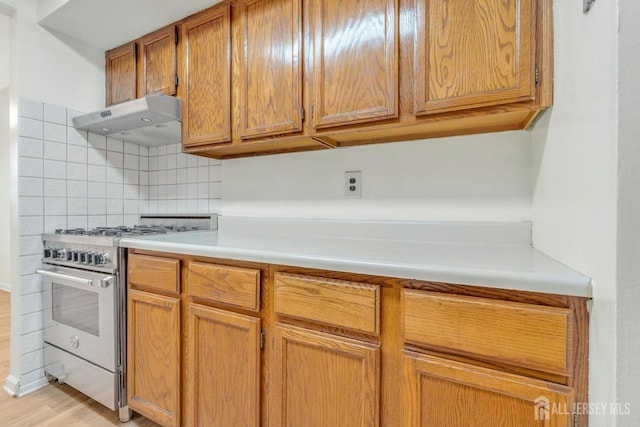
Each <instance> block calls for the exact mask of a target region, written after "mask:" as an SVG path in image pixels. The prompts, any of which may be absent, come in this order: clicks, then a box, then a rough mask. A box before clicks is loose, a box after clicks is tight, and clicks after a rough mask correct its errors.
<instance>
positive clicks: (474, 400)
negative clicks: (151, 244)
mask: <svg viewBox="0 0 640 427" xmlns="http://www.w3.org/2000/svg"><path fill="white" fill-rule="evenodd" d="M129 255H130V256H131V255H134V256H133V258H132V259H133V262H132V263H130V264H129V276H128V277H129V283H128V285H129V288H128V289H129V290H128V292H129V293H128V304H129V305H128V358H127V361H128V375H127V377H128V399H129V406H130V407H131V409H132V410H134V411H136V412H138V413H140V414H142V415H144V416H145V417H148V418H150V419H151V420H153V421H155V422H157V423H159V424H161V425H163V426H171V427H175V426H194V427H196V426H206V427H228V426H233V427H236V426H239V427H259V426H265V427H326V426H340V427H378V426H384V427H485V426H491V427H570V426H577V427H586V426H587V425H588V416H587V415H580V416H578V417H576V418H575V420H574V415H573V408H574V406H575V404H583V403H585V402H588V396H587V390H588V376H587V374H588V329H589V328H588V327H589V314H588V311H587V304H586V300H585V299H584V298H578V297H568V296H562V295H550V294H540V293H532V292H520V291H509V290H497V289H490V288H479V287H471V286H462V285H452V284H444V283H430V282H419V281H411V283H410V287H407V281H404V280H401V279H393V278H380V277H375V276H364V275H357V274H350V273H349V274H348V273H339V272H324V271H319V270H310V269H303V268H293V267H285V266H277V265H267V264H258V263H250V262H237V261H232V260H224V259H208V258H203V257H189V256H182V255H174V254H161V253H152V252H149V251H137V252H133V253H130V254H129ZM153 266H162V268H160V270H158V271H161V273H162V274H160V273H158V271H154V268H153ZM155 270H157V268H156V269H155ZM158 274H160V276H158Z"/></svg>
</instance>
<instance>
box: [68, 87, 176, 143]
mask: <svg viewBox="0 0 640 427" xmlns="http://www.w3.org/2000/svg"><path fill="white" fill-rule="evenodd" d="M181 108H182V104H181V102H180V100H179V99H178V98H176V97H173V96H168V95H149V96H146V97H144V98H139V99H134V100H133V101H127V102H123V103H122V104H116V105H112V106H111V107H109V108H106V109H104V110H99V111H95V112H93V113H89V114H83V115H80V116H77V117H74V118H73V126H74V127H75V128H76V129H80V130H87V131H89V132H93V133H97V134H100V135H107V136H109V137H112V138H116V139H119V140H122V141H127V142H133V143H135V144H140V145H146V146H156V145H167V144H178V143H180V142H181V140H182V136H181V132H182V124H181V121H180V117H181Z"/></svg>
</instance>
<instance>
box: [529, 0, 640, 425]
mask: <svg viewBox="0 0 640 427" xmlns="http://www.w3.org/2000/svg"><path fill="white" fill-rule="evenodd" d="M581 6H582V2H568V1H556V2H554V18H555V22H554V29H555V91H554V106H553V108H552V110H551V111H550V112H547V114H546V116H545V117H544V118H543V120H542V121H541V122H540V123H539V124H538V127H537V129H536V130H535V131H534V138H533V140H534V142H533V144H534V146H533V149H534V159H533V163H534V167H533V188H534V190H533V224H534V225H533V241H534V245H535V246H536V247H537V248H538V249H540V250H542V251H544V252H546V253H548V254H549V255H551V256H552V257H554V258H556V259H558V260H560V261H562V262H564V263H566V264H567V265H569V266H571V267H573V268H575V269H577V270H578V271H581V272H582V273H584V274H586V275H588V276H591V277H592V278H593V282H594V306H593V311H592V315H591V331H590V400H591V401H592V402H612V401H615V399H616V392H615V386H616V381H615V376H616V370H615V366H616V357H615V348H616V339H615V336H616V335H615V332H616V330H615V310H616V142H617V129H616V121H617V60H618V58H617V53H616V52H617V17H618V15H617V2H611V1H599V2H595V4H594V6H593V9H592V10H591V12H590V13H589V14H587V15H584V14H583V13H582V10H581V9H582V8H581ZM636 120H637V118H636ZM636 411H638V412H640V405H637V408H636ZM590 425H591V426H607V427H612V426H614V425H615V419H613V417H612V416H601V417H599V416H596V415H592V416H591V422H590Z"/></svg>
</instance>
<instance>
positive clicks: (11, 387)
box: [3, 375, 20, 397]
mask: <svg viewBox="0 0 640 427" xmlns="http://www.w3.org/2000/svg"><path fill="white" fill-rule="evenodd" d="M3 390H4V391H5V392H7V394H8V395H9V396H12V397H15V396H17V395H18V390H20V379H18V378H16V377H14V376H13V375H9V376H8V377H7V379H6V380H5V381H4V387H3Z"/></svg>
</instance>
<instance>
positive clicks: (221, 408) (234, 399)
mask: <svg viewBox="0 0 640 427" xmlns="http://www.w3.org/2000/svg"><path fill="white" fill-rule="evenodd" d="M188 327H189V342H188V350H187V351H188V354H189V356H188V372H189V378H188V388H187V399H186V400H187V405H189V414H188V415H189V418H188V419H189V425H192V426H210V427H216V426H220V427H226V426H247V427H248V426H256V427H257V426H259V425H260V319H256V318H253V317H250V316H246V315H242V314H236V313H232V312H227V311H224V310H218V309H214V308H210V307H206V306H201V305H198V304H193V303H192V304H190V305H189V326H188Z"/></svg>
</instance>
